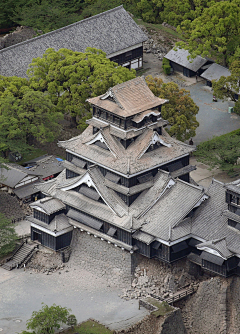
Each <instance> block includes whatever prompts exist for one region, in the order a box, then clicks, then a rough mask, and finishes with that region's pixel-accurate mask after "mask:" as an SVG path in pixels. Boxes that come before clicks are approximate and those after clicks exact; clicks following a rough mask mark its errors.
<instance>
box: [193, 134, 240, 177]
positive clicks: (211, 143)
mask: <svg viewBox="0 0 240 334" xmlns="http://www.w3.org/2000/svg"><path fill="white" fill-rule="evenodd" d="M194 154H195V155H196V156H197V157H198V160H200V161H201V162H203V163H206V164H207V165H209V166H210V167H211V168H214V167H218V168H220V169H221V170H223V171H227V172H228V173H229V174H230V175H231V174H233V175H239V173H240V165H237V159H238V158H239V157H240V130H235V131H232V132H230V133H228V134H225V135H222V136H219V137H214V138H213V139H211V140H207V141H205V142H203V143H201V144H199V145H198V147H197V151H196V152H195V153H194Z"/></svg>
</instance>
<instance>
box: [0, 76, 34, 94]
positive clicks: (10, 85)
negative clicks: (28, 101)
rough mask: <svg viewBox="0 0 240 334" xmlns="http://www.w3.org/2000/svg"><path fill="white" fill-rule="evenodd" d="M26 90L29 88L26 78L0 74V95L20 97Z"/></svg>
mask: <svg viewBox="0 0 240 334" xmlns="http://www.w3.org/2000/svg"><path fill="white" fill-rule="evenodd" d="M27 90H29V82H28V80H27V79H25V78H19V77H15V76H13V77H4V76H2V75H0V97H6V96H13V97H17V98H22V97H23V94H24V93H25V92H26V91H27Z"/></svg>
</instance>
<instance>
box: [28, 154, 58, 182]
mask: <svg viewBox="0 0 240 334" xmlns="http://www.w3.org/2000/svg"><path fill="white" fill-rule="evenodd" d="M63 169H64V167H63V162H62V161H58V160H57V159H56V158H55V157H54V156H53V155H46V156H43V157H41V159H38V160H37V161H35V162H34V163H33V165H32V167H29V168H27V169H25V170H26V171H27V173H28V174H30V175H39V176H41V177H42V178H45V177H47V176H50V175H53V174H58V173H60V172H62V170H63Z"/></svg>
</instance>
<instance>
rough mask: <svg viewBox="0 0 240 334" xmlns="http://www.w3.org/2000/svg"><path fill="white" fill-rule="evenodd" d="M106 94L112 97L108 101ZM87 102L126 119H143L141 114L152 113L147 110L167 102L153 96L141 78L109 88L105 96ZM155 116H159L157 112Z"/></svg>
mask: <svg viewBox="0 0 240 334" xmlns="http://www.w3.org/2000/svg"><path fill="white" fill-rule="evenodd" d="M108 94H111V96H112V98H111V99H110V100H109V99H108V98H105V96H107V95H108ZM87 101H88V102H89V103H90V104H93V105H96V106H98V107H99V108H102V109H104V110H108V111H110V112H112V113H114V114H116V115H119V116H123V117H128V116H132V115H138V116H139V117H140V118H141V117H144V115H142V114H143V113H146V112H147V113H149V112H153V111H151V110H149V109H152V108H156V107H158V106H160V105H163V104H164V103H166V102H168V100H166V99H161V98H159V97H157V96H155V95H154V94H153V93H152V91H151V90H150V89H149V87H148V86H147V84H146V81H145V79H144V78H143V77H136V78H134V79H132V80H128V81H126V82H123V83H120V84H118V85H116V86H114V87H112V88H109V90H108V91H107V92H106V93H105V94H103V95H101V96H97V97H92V98H90V99H88V100H87ZM156 114H159V112H158V111H157V110H156ZM135 121H136V120H135ZM137 121H138V120H137Z"/></svg>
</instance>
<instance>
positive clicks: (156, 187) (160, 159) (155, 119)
mask: <svg viewBox="0 0 240 334" xmlns="http://www.w3.org/2000/svg"><path fill="white" fill-rule="evenodd" d="M88 102H89V103H90V104H91V106H92V114H93V116H92V118H91V119H90V120H88V124H89V125H88V127H87V129H86V130H85V131H84V132H83V133H82V134H81V135H79V136H77V137H74V138H72V139H70V140H67V141H63V142H59V145H60V146H61V147H63V148H65V149H66V160H65V162H64V167H65V169H64V171H63V172H62V173H61V174H60V175H59V176H58V177H57V178H55V179H53V180H50V181H47V182H44V183H41V184H39V185H38V189H39V190H40V191H41V193H42V197H43V198H42V199H40V200H38V201H36V202H34V203H32V204H31V206H32V208H33V212H34V213H33V216H32V217H29V218H28V219H29V220H30V221H31V238H32V240H36V241H38V242H40V243H41V244H42V245H44V246H47V247H50V248H52V249H54V250H56V251H57V250H60V249H63V248H65V247H67V246H69V245H70V244H71V240H72V235H73V231H74V232H75V231H76V232H78V233H80V232H82V237H81V238H84V235H85V236H86V238H87V236H88V235H92V236H94V237H95V238H91V242H92V243H95V242H96V244H97V243H99V241H102V242H104V243H105V247H108V248H110V247H113V248H115V250H116V249H118V251H119V252H127V253H128V254H129V255H130V256H135V255H137V254H141V255H143V256H145V257H148V258H156V259H158V260H160V261H164V262H167V263H172V262H173V261H176V260H178V259H180V258H183V257H188V258H189V260H190V261H192V262H194V263H196V264H198V265H199V266H201V267H203V268H205V269H207V270H210V271H213V272H216V273H218V274H221V275H223V276H228V275H230V274H233V273H239V272H240V268H239V267H238V263H239V256H240V249H239V244H240V240H239V239H240V237H239V232H238V231H239V230H240V228H239V226H240V182H239V183H237V182H235V183H233V184H229V185H223V184H222V183H220V182H217V181H215V180H214V181H213V182H212V184H211V186H210V188H209V189H208V190H207V191H205V190H204V189H203V188H202V187H201V186H198V185H196V184H195V183H194V181H193V180H192V179H191V178H190V176H189V173H190V172H191V171H192V170H194V169H195V167H194V166H191V165H189V155H190V153H191V152H192V151H193V150H194V147H193V146H189V145H187V144H185V143H182V142H180V141H178V140H176V139H173V138H171V137H170V136H169V135H168V134H167V132H166V131H165V129H164V127H165V126H167V122H166V121H165V120H163V119H162V117H161V108H162V106H163V105H164V104H165V103H168V101H167V100H165V99H160V98H158V97H156V96H154V95H153V93H152V92H151V91H150V89H149V88H148V86H147V85H146V83H145V80H144V79H143V78H140V77H138V78H135V79H133V80H130V81H128V82H125V83H122V84H119V85H117V86H115V87H112V88H110V89H109V90H108V91H107V92H106V93H105V94H104V95H101V96H98V97H94V98H90V99H89V100H88ZM193 183H194V184H193ZM225 196H226V198H225ZM84 232H86V233H84ZM79 247H81V245H80V246H79ZM110 254H111V253H110Z"/></svg>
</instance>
